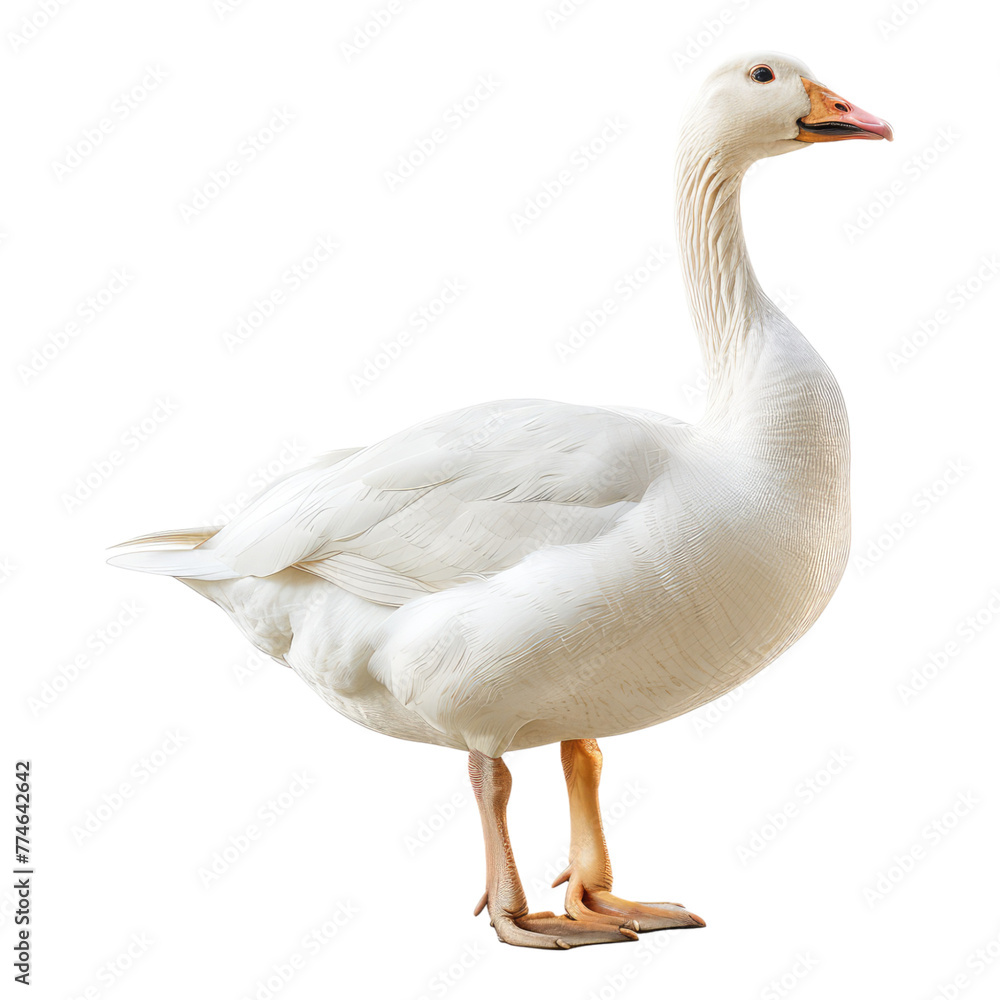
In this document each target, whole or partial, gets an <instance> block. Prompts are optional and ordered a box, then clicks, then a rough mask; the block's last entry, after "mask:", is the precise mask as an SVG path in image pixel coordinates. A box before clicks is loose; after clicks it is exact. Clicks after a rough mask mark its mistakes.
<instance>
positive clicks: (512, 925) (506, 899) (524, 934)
mask: <svg viewBox="0 0 1000 1000" xmlns="http://www.w3.org/2000/svg"><path fill="white" fill-rule="evenodd" d="M469 777H470V779H471V780H472V788H473V790H474V792H475V794H476V802H477V803H478V805H479V815H480V818H481V819H482V821H483V839H484V840H485V842H486V892H485V893H483V898H482V899H481V900H480V901H479V905H478V906H477V907H476V910H475V912H476V914H479V913H480V912H481V911H482V909H483V907H484V906H486V907H487V908H488V911H489V915H490V923H491V924H492V926H493V928H494V929H495V930H496V932H497V937H499V938H500V940H501V941H505V942H506V943H507V944H515V945H522V946H524V947H528V948H573V947H576V946H578V945H584V944H603V943H605V942H614V941H627V940H635V938H636V937H637V935H636V933H635V931H634V930H633V929H631V927H621V926H620V925H621V924H623V923H626V922H627V921H626V920H621V919H619V918H618V917H617V916H615V915H613V914H600V913H589V914H581V916H580V917H578V918H573V919H571V918H570V917H568V916H565V915H563V916H558V917H557V916H556V915H555V914H554V913H552V912H551V911H548V912H545V913H529V912H528V902H527V900H526V899H525V895H524V889H523V888H522V886H521V879H520V877H519V876H518V874H517V867H516V865H515V864H514V852H513V851H512V850H511V846H510V836H509V834H508V832H507V800H508V799H509V798H510V789H511V779H510V771H509V770H508V769H507V765H506V764H505V763H504V762H503V760H502V759H501V758H500V757H487V756H486V755H485V754H482V753H479V752H478V751H476V750H473V751H472V752H471V753H470V754H469Z"/></svg>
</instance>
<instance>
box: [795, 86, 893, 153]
mask: <svg viewBox="0 0 1000 1000" xmlns="http://www.w3.org/2000/svg"><path fill="white" fill-rule="evenodd" d="M799 79H800V80H801V81H802V84H803V86H804V87H805V88H806V93H807V94H808V95H809V104H810V107H809V114H807V115H806V116H805V117H804V118H800V119H799V134H798V135H797V136H796V138H797V139H798V140H799V141H801V142H833V141H835V140H836V139H888V140H889V142H892V127H891V126H890V125H889V123H888V122H887V121H883V120H882V119H881V118H876V117H875V116H874V115H870V114H868V112H867V111H862V110H861V108H859V107H858V106H857V105H856V104H851V103H850V101H845V100H844V99H843V98H842V97H838V96H837V95H836V94H835V93H834V92H833V91H832V90H827V88H826V87H824V86H822V84H819V83H815V82H813V81H812V80H807V79H806V78H805V77H804V76H802V77H799Z"/></svg>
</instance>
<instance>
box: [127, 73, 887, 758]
mask: <svg viewBox="0 0 1000 1000" xmlns="http://www.w3.org/2000/svg"><path fill="white" fill-rule="evenodd" d="M757 61H758V62H765V61H766V62H767V63H768V65H769V66H771V67H773V69H774V71H775V72H777V74H778V77H779V79H778V80H775V81H774V82H773V83H771V84H770V85H769V86H768V87H766V88H764V87H760V86H759V85H758V84H756V83H755V82H754V81H752V80H747V78H746V70H745V68H744V61H738V62H734V63H732V64H729V65H728V66H726V67H723V69H722V70H720V71H719V72H718V73H716V74H715V75H714V76H713V77H712V78H710V80H709V82H708V84H707V85H706V88H705V90H704V91H703V93H702V97H701V100H700V102H699V104H698V106H697V107H696V108H695V109H694V111H693V112H692V114H691V115H690V116H689V118H688V121H687V124H686V126H685V131H684V135H683V141H682V145H681V150H680V154H679V159H678V231H679V237H680V244H681V250H682V254H683V262H684V270H685V278H686V282H687V287H688V293H689V299H690V303H691V306H692V313H693V315H694V318H695V324H696V326H697V328H698V333H699V335H700V337H701V340H702V345H703V349H704V357H705V363H706V366H707V368H708V371H709V374H710V378H711V388H710V392H709V402H708V408H707V411H706V414H705V416H704V418H703V419H702V420H701V421H700V422H699V423H698V424H694V425H692V424H686V423H683V422H680V421H677V420H673V419H671V418H668V417H664V416H661V415H659V414H656V413H650V412H645V411H640V410H630V409H620V408H607V407H598V406H576V405H570V404H565V403H556V402H547V401H540V400H508V401H502V402H494V403H487V404H483V405H480V406H473V407H469V408H467V409H463V410H458V411H455V412H453V413H449V414H446V415H444V416H440V417H436V418H435V419H432V420H428V421H426V422H424V423H422V424H418V425H416V426H413V427H410V428H409V429H407V430H404V431H402V432H400V433H399V434H396V435H394V436H392V437H390V438H388V439H386V440H384V441H381V442H379V443H378V444H375V445H372V446H371V447H368V448H362V449H358V450H351V451H345V452H337V453H334V454H332V455H330V456H327V457H325V458H323V459H321V460H319V461H317V462H316V463H315V464H314V465H312V466H310V467H308V468H305V469H302V470H301V471H298V472H295V473H293V474H292V475H289V476H287V477H285V478H284V479H283V480H281V481H280V482H277V483H275V484H273V485H272V486H271V487H270V488H269V489H268V490H267V491H266V492H265V493H263V494H262V495H261V496H260V497H258V498H257V499H256V501H255V502H253V503H252V504H251V505H250V506H249V507H248V508H247V509H246V510H245V511H243V512H242V513H241V514H239V515H237V517H236V518H235V519H234V520H233V521H232V522H231V523H229V524H227V525H226V526H225V527H223V528H222V529H221V530H218V531H212V530H211V529H205V530H203V531H201V530H198V529H195V530H193V531H190V532H186V533H185V532H180V533H175V534H170V533H168V534H166V535H157V536H147V537H146V538H144V539H137V540H136V541H135V542H133V543H127V545H126V547H125V548H124V549H123V550H122V552H120V553H119V554H117V555H115V556H114V557H113V558H112V559H111V562H112V563H114V564H116V565H119V566H124V567H127V568H130V569H137V570H143V571H146V572H153V573H161V574H166V575H170V576H175V577H178V578H180V579H182V580H183V581H184V582H186V583H188V584H189V585H190V586H192V587H193V588H194V589H196V590H197V591H199V592H200V593H202V594H204V595H205V596H206V597H208V598H209V599H210V600H213V601H215V602H216V603H217V604H219V605H220V606H221V607H222V608H224V609H225V610H226V611H227V612H228V613H229V614H230V616H231V617H232V618H233V620H234V621H235V622H236V624H237V625H238V626H239V627H240V628H241V629H242V631H243V632H244V633H245V634H246V635H247V637H248V638H249V639H250V640H251V641H252V642H253V643H254V644H255V645H257V646H258V647H259V648H260V649H262V650H263V651H265V652H266V653H268V654H270V655H271V656H273V657H274V658H275V659H277V660H278V661H280V662H282V663H285V664H287V665H288V666H290V667H291V668H292V669H294V670H295V671H296V672H297V673H298V674H300V675H301V676H302V677H303V678H304V679H305V680H306V681H307V682H308V683H309V684H310V686H312V687H313V688H314V689H315V690H316V691H317V692H318V693H319V694H320V695H321V696H322V697H324V698H325V699H326V700H327V701H328V702H329V703H330V704H331V705H332V706H333V707H334V708H336V709H337V710H338V711H339V712H341V713H343V714H344V715H346V716H348V717H349V718H352V719H354V720H355V721H357V722H360V723H361V724H363V725H365V726H369V727H370V728H372V729H376V730H378V731H380V732H383V733H386V734H388V735H391V736H397V737H402V738H404V739H413V740H423V741H426V742H430V743H439V744H444V745H446V746H452V747H457V748H467V749H470V750H477V751H480V752H482V753H483V754H486V755H488V756H490V757H497V756H499V755H501V754H502V753H504V752H505V751H506V750H511V749H518V748H522V747H529V746H534V745H538V744H543V743H549V742H554V741H558V740H567V739H578V738H584V737H600V736H606V735H610V734H615V733H622V732H628V731H630V730H635V729H639V728H642V727H645V726H649V725H652V724H654V723H657V722H662V721H664V720H666V719H669V718H671V717H673V716H676V715H678V714H680V713H682V712H687V711H690V710H691V709H694V708H697V707H698V706H699V705H702V704H704V703H705V702H707V701H709V700H711V699H713V698H716V697H718V696H719V695H721V694H723V693H724V692H725V691H727V690H729V689H730V688H732V687H733V686H735V685H737V684H740V683H741V682H743V681H745V680H746V679H747V678H748V677H750V676H751V675H752V674H753V673H755V672H756V671H757V670H759V669H760V668H761V667H763V666H764V665H765V664H767V663H768V662H769V661H771V660H772V659H773V658H774V657H775V656H777V655H778V654H779V653H780V652H781V651H782V650H783V649H785V648H786V647H787V646H788V645H789V644H790V643H792V642H794V641H795V639H797V638H798V637H799V636H800V635H802V633H803V632H804V631H805V630H806V629H807V628H808V627H809V626H810V625H811V624H812V623H813V621H814V620H815V619H816V617H817V615H818V614H819V613H820V611H821V610H822V608H823V607H824V605H825V604H826V602H827V601H828V599H829V598H830V596H831V594H832V593H833V591H834V588H835V587H836V585H837V583H838V581H839V579H840V576H841V574H842V572H843V569H844V566H845V562H846V558H847V550H848V541H849V524H848V521H849V512H848V464H849V459H848V434H847V420H846V414H845V411H844V405H843V400H842V398H841V394H840V392H839V390H838V388H837V384H836V381H835V380H834V378H833V376H832V375H831V373H830V371H829V370H828V368H827V367H826V365H825V364H824V363H823V361H822V360H821V359H820V357H819V355H818V354H817V353H816V351H815V350H814V349H813V348H812V347H811V346H810V345H809V343H808V342H807V341H806V340H805V339H804V338H803V337H802V335H801V334H800V333H799V332H798V330H796V329H795V327H794V326H793V325H792V324H791V323H790V322H789V321H788V320H787V319H786V318H785V317H784V316H783V315H782V314H781V312H780V311H779V310H778V309H777V307H776V306H774V304H773V303H772V302H770V300H769V299H768V298H767V297H766V296H765V295H764V294H763V292H762V291H761V289H760V287H759V285H758V283H757V280H756V278H755V276H754V273H753V269H752V268H751V266H750V264H749V261H748V260H747V257H746V251H745V246H744V242H743V236H742V229H741V225H740V218H739V185H740V181H741V179H742V176H743V174H744V172H745V170H746V169H747V167H748V166H749V165H750V163H752V162H753V160H754V159H757V158H759V157H760V156H763V155H773V154H774V153H777V152H784V151H786V150H787V149H791V148H804V146H805V143H804V142H803V141H801V140H802V133H801V132H800V128H804V126H802V125H801V124H800V120H801V119H802V118H803V117H804V116H805V115H806V114H807V113H808V112H809V110H810V97H809V95H808V94H807V92H806V91H805V90H803V87H802V84H801V83H800V80H802V79H804V78H807V77H808V76H809V74H808V72H807V71H806V70H805V68H804V67H802V66H800V65H798V64H796V63H794V62H793V61H791V60H788V59H786V58H783V57H779V56H764V57H757ZM755 88H756V89H755ZM862 114H863V113H862ZM815 131H816V132H819V129H818V128H817V129H815ZM870 137H875V136H870ZM164 546H165V547H164Z"/></svg>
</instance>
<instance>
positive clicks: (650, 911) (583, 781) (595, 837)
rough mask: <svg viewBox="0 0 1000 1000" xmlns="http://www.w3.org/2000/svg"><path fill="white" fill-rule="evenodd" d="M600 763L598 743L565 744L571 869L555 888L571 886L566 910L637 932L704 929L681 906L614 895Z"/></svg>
mask: <svg viewBox="0 0 1000 1000" xmlns="http://www.w3.org/2000/svg"><path fill="white" fill-rule="evenodd" d="M601 762H602V755H601V750H600V748H599V747H598V745H597V740H565V741H564V742H563V744H562V764H563V772H564V773H565V775H566V789H567V791H568V793H569V816H570V848H569V867H568V868H567V869H566V871H564V872H563V873H562V874H561V875H560V876H559V877H558V878H557V879H556V880H555V882H553V883H552V884H553V886H557V885H560V884H561V883H563V882H568V883H569V884H568V885H567V886H566V912H567V913H568V914H569V915H570V916H571V917H573V918H574V919H576V920H581V919H584V918H586V917H590V916H594V915H597V914H603V915H605V916H611V917H614V918H616V919H618V920H623V921H624V920H632V921H634V926H635V928H636V930H639V931H658V930H666V929H667V928H671V927H704V926H705V921H704V920H702V919H701V917H697V916H695V915H694V914H693V913H690V912H689V911H688V910H686V909H685V908H684V907H683V906H681V905H680V903H633V902H632V901H631V900H628V899H622V898H620V897H619V896H614V895H612V894H611V860H610V858H609V857H608V848H607V844H606V843H605V840H604V829H603V827H602V825H601V809H600V805H599V802H598V797H597V786H598V785H599V783H600V780H601Z"/></svg>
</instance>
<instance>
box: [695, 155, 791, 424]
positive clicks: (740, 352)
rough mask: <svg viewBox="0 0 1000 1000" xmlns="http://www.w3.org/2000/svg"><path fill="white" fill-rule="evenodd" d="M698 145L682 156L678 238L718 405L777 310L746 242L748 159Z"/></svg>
mask: <svg viewBox="0 0 1000 1000" xmlns="http://www.w3.org/2000/svg"><path fill="white" fill-rule="evenodd" d="M699 146H700V147H701V149H704V148H705V147H704V145H701V144H699V143H698V142H696V141H692V142H691V143H690V144H688V145H686V146H684V147H682V148H681V150H680V153H679V156H678V161H677V237H678V245H679V247H680V251H681V260H682V265H683V270H684V283H685V286H686V288H687V295H688V303H689V305H690V308H691V314H692V316H693V318H694V324H695V328H696V330H697V333H698V336H699V340H700V342H701V349H702V359H703V361H704V364H705V368H706V371H707V373H708V379H709V394H708V395H709V398H708V402H709V407H710V408H711V407H712V406H713V404H715V405H719V404H722V403H723V402H724V401H725V400H726V399H727V398H728V397H729V396H730V394H731V393H732V391H733V390H734V389H735V388H736V383H737V382H738V381H739V380H740V379H741V377H743V376H745V375H746V374H747V367H748V366H751V367H752V365H753V363H754V361H755V359H756V357H757V355H758V354H759V352H760V350H761V348H762V346H763V343H762V340H763V335H764V334H763V327H764V325H765V324H766V323H767V321H768V320H769V319H770V318H772V317H774V314H775V313H777V308H776V307H775V306H774V304H773V303H772V302H771V301H770V300H769V299H768V298H767V296H766V295H764V293H763V291H761V288H760V285H759V284H758V282H757V277H756V275H755V274H754V271H753V267H752V265H751V264H750V260H749V258H748V256H747V249H746V243H745V241H744V239H743V224H742V222H741V220H740V185H741V183H742V181H743V176H744V174H745V173H746V168H747V166H748V165H749V164H743V163H740V162H736V163H734V162H731V161H729V160H728V159H727V158H725V157H723V156H720V155H718V154H716V153H712V152H707V151H705V152H701V151H699Z"/></svg>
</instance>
